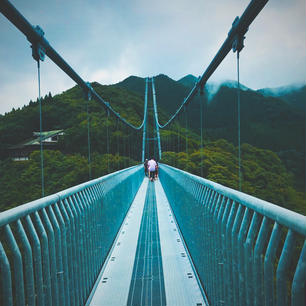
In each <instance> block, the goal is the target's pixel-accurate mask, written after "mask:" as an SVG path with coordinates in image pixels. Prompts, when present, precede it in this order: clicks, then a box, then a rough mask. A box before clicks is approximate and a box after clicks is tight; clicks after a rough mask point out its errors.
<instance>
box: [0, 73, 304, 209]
mask: <svg viewBox="0 0 306 306" xmlns="http://www.w3.org/2000/svg"><path fill="white" fill-rule="evenodd" d="M193 82H194V79H193V77H192V76H188V77H186V78H183V79H182V80H179V81H174V80H172V79H171V78H169V77H167V76H165V75H159V76H157V77H156V78H155V88H156V91H157V104H158V113H159V118H160V122H161V123H164V122H165V121H166V120H167V118H168V117H169V115H170V114H172V112H173V111H174V110H175V109H176V107H177V106H178V105H179V104H180V103H181V102H182V99H183V98H184V97H185V96H186V94H188V92H189V90H190V88H191V87H192V85H193ZM92 86H93V88H94V89H95V90H96V91H97V92H98V93H99V94H100V95H101V96H102V97H103V98H104V99H105V100H106V101H109V102H110V103H111V105H112V107H113V108H114V109H115V110H116V111H117V112H118V113H120V114H121V116H123V117H124V118H126V119H127V120H128V121H130V122H132V123H133V124H134V125H140V124H141V122H142V120H143V103H144V102H143V101H144V89H145V82H144V79H143V78H139V77H133V76H132V77H129V78H127V79H126V80H124V81H123V82H120V83H118V84H114V85H109V86H105V85H101V84H99V83H96V82H95V83H92ZM150 90H151V89H150V88H149V93H150ZM305 92H306V91H305V88H301V89H299V91H295V92H293V93H290V94H286V95H283V96H282V97H276V96H271V95H268V94H266V93H265V92H264V91H261V92H260V91H253V90H251V89H248V88H243V90H242V92H241V143H242V146H241V157H242V161H241V167H242V191H243V192H245V193H248V194H251V195H254V196H256V197H259V198H261V199H264V200H267V201H269V202H272V203H275V204H277V205H281V206H283V207H286V208H289V209H291V210H294V211H297V212H300V213H303V214H305V211H306V209H305V206H306V205H305V126H304V125H305V105H303V104H302V103H301V102H300V101H301V99H302V98H303V97H304V101H305ZM151 96H152V94H151V95H149V108H150V107H152V105H151V103H152V97H151ZM236 96H237V92H236V88H234V87H232V86H230V85H229V84H223V85H221V86H220V87H219V89H218V90H217V92H216V93H215V94H214V95H213V97H210V95H209V93H208V92H205V94H204V95H202V96H200V95H199V96H197V97H196V98H195V101H193V103H192V104H191V106H190V107H189V108H188V109H187V110H186V112H184V113H183V114H182V115H181V116H180V117H179V120H178V121H176V122H174V123H173V124H172V125H171V126H170V127H169V128H167V129H165V130H161V145H162V151H163V153H162V159H161V160H160V162H162V163H166V164H169V165H173V166H175V167H178V168H180V169H184V170H186V171H189V172H191V173H194V174H196V175H200V176H201V175H202V176H203V177H205V178H207V179H209V180H213V181H215V182H217V183H220V184H223V185H225V186H228V187H230V188H234V189H237V187H238V147H237V114H236V109H235V106H236ZM201 103H203V104H202V107H203V109H202V111H203V120H202V128H203V129H202V133H203V139H202V141H201V138H200V119H199V114H200V107H201ZM87 104H88V105H87ZM87 106H88V110H89V113H88V115H87ZM42 109H43V130H45V131H50V130H57V129H62V130H64V136H63V137H62V138H61V139H60V141H59V143H58V145H57V148H56V150H48V149H45V151H44V173H45V193H46V195H48V194H52V193H55V192H57V191H60V190H63V189H66V188H68V187H70V186H74V185H76V184H79V183H82V182H85V181H88V180H89V179H90V178H96V177H100V176H102V175H105V174H107V173H110V172H113V171H116V170H118V169H122V168H125V167H128V166H131V165H135V164H139V163H141V142H142V132H141V131H133V130H131V129H129V128H126V127H125V126H123V124H122V123H120V122H119V121H118V120H116V119H114V118H113V117H112V116H111V115H110V114H108V113H107V112H106V111H105V110H104V108H103V106H102V105H101V103H99V102H97V101H94V100H92V101H86V100H85V98H84V94H83V92H82V90H81V89H80V88H79V87H78V86H75V87H73V88H71V89H68V90H67V91H65V92H63V93H61V94H57V95H55V96H52V94H51V93H49V94H47V95H46V96H45V97H44V98H43V99H42ZM88 118H89V126H90V158H91V164H90V169H91V177H90V176H89V165H88V129H87V128H88ZM37 131H39V103H38V101H30V102H29V104H28V105H25V106H24V107H23V108H20V109H13V110H12V111H11V112H9V113H6V114H4V115H3V116H0V158H1V160H0V186H1V188H0V199H1V200H0V210H1V211H3V210H6V209H8V208H12V207H15V206H17V205H20V204H23V203H26V202H29V201H32V200H34V199H37V198H40V197H41V184H40V179H41V177H40V152H39V150H34V151H33V152H32V153H31V155H30V158H29V160H25V161H18V162H17V161H13V160H12V158H11V156H10V148H11V147H12V146H14V145H16V144H19V143H22V142H24V141H25V140H27V139H30V138H31V137H32V135H33V132H37ZM148 131H149V135H148V136H149V137H154V121H153V116H152V114H150V111H149V117H148ZM201 143H202V144H203V146H202V147H201ZM146 149H147V155H148V156H147V157H149V155H154V153H155V154H156V152H154V151H155V149H156V147H155V146H154V145H153V144H152V143H148V144H147V146H146Z"/></svg>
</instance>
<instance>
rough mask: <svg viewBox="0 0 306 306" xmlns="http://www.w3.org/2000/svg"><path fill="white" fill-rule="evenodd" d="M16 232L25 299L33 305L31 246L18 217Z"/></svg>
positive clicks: (28, 303)
mask: <svg viewBox="0 0 306 306" xmlns="http://www.w3.org/2000/svg"><path fill="white" fill-rule="evenodd" d="M16 233H17V235H18V237H19V241H20V244H21V247H22V250H23V254H22V255H23V265H24V280H25V300H26V305H28V306H34V305H35V288H34V267H33V256H32V248H31V244H30V242H29V239H28V237H27V235H26V232H25V230H24V228H23V226H22V224H21V221H20V220H19V219H18V220H17V223H16Z"/></svg>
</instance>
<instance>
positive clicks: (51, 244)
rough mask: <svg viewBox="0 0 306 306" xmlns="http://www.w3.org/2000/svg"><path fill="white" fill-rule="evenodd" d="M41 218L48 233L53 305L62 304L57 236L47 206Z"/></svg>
mask: <svg viewBox="0 0 306 306" xmlns="http://www.w3.org/2000/svg"><path fill="white" fill-rule="evenodd" d="M41 218H42V220H43V223H44V224H45V228H46V231H47V235H48V245H49V254H50V278H51V292H52V305H60V303H59V295H58V282H57V268H56V256H57V254H56V250H55V237H54V230H53V227H52V224H51V221H50V219H49V217H48V214H47V212H46V210H45V208H43V209H42V211H41Z"/></svg>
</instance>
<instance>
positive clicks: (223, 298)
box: [159, 164, 306, 306]
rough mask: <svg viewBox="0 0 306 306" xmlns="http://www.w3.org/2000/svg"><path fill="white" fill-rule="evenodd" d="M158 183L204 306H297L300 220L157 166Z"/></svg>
mask: <svg viewBox="0 0 306 306" xmlns="http://www.w3.org/2000/svg"><path fill="white" fill-rule="evenodd" d="M159 176H160V179H161V182H162V184H163V186H164V189H165V192H166V195H167V197H168V200H169V203H170V204H171V206H172V209H173V211H174V213H175V216H176V219H177V221H178V224H179V226H180V229H181V231H182V233H183V236H184V239H185V241H186V244H187V246H188V248H189V250H190V254H191V256H192V258H193V261H194V263H195V266H196V268H197V270H198V274H199V276H200V278H201V281H202V284H203V287H204V289H205V291H206V293H207V295H208V298H209V299H210V301H211V304H212V305H228V306H236V305H255V306H262V305H266V306H270V305H272V306H275V305H277V306H287V305H291V306H302V305H303V306H304V305H305V304H304V303H305V300H306V288H305V284H306V216H303V215H300V214H298V213H295V212H292V211H290V210H288V209H285V208H282V207H279V206H277V205H275V204H272V203H269V202H267V201H263V200H260V199H257V198H255V197H252V196H250V195H247V194H244V193H242V192H239V191H236V190H233V189H231V188H228V187H225V186H222V185H220V184H217V183H214V182H211V181H209V180H206V179H204V178H201V177H198V176H196V175H192V174H190V173H188V172H185V171H183V170H179V169H176V168H174V167H171V166H168V165H165V164H161V165H160V175H159ZM288 284H290V290H288ZM290 300H291V304H290Z"/></svg>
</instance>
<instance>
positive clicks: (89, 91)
mask: <svg viewBox="0 0 306 306" xmlns="http://www.w3.org/2000/svg"><path fill="white" fill-rule="evenodd" d="M86 85H87V93H86V94H87V97H86V98H87V100H88V101H90V100H91V98H92V91H93V88H92V87H91V84H90V82H86Z"/></svg>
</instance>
